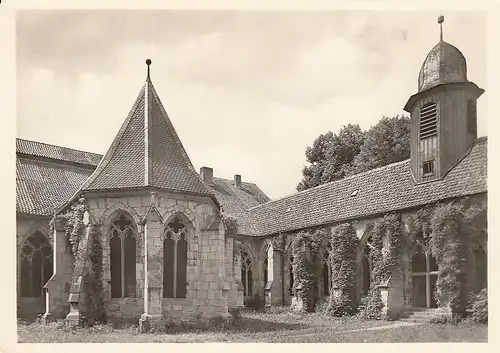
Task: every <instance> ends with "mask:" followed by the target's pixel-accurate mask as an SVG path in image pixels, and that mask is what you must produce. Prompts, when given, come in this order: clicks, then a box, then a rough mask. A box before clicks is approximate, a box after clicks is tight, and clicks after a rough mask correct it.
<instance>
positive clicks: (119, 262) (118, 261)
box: [109, 213, 136, 298]
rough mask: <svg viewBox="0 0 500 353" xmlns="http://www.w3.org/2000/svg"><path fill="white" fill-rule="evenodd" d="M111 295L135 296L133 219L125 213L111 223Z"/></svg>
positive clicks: (134, 232) (116, 296) (134, 234)
mask: <svg viewBox="0 0 500 353" xmlns="http://www.w3.org/2000/svg"><path fill="white" fill-rule="evenodd" d="M109 245H110V256H111V297H112V298H135V296H136V279H135V272H136V270H135V265H136V261H135V260H136V230H135V226H134V223H133V221H132V220H131V219H130V218H129V217H127V216H126V215H125V213H122V214H120V216H119V217H118V218H117V219H116V220H115V221H114V222H113V223H111V237H110V244H109Z"/></svg>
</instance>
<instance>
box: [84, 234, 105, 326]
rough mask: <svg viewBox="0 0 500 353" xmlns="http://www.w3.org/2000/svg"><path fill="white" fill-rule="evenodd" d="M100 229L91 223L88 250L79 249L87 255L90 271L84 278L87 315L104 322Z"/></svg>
mask: <svg viewBox="0 0 500 353" xmlns="http://www.w3.org/2000/svg"><path fill="white" fill-rule="evenodd" d="M100 229H101V227H100V225H95V224H91V225H90V230H89V239H88V243H87V247H88V251H84V250H79V252H80V251H82V256H84V257H85V262H86V263H87V264H88V271H87V272H86V273H85V276H84V278H83V285H84V292H85V293H86V296H85V300H86V308H87V317H89V318H93V319H94V320H97V321H101V322H103V321H105V310H104V300H103V297H102V295H103V283H102V243H101V238H102V237H101V232H100Z"/></svg>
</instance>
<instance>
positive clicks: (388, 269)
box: [363, 213, 403, 319]
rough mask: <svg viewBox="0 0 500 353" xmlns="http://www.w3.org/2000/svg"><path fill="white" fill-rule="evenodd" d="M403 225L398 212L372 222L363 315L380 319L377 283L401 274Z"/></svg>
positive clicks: (381, 316)
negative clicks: (368, 283)
mask: <svg viewBox="0 0 500 353" xmlns="http://www.w3.org/2000/svg"><path fill="white" fill-rule="evenodd" d="M402 234H403V226H402V222H401V216H400V215H399V214H394V213H392V214H387V215H385V216H383V217H381V218H379V219H377V220H375V221H374V222H373V228H372V233H371V245H372V246H373V248H372V249H371V251H372V253H371V258H372V271H371V274H370V289H369V291H368V298H367V302H366V307H365V309H364V313H363V315H364V316H365V317H366V318H369V319H382V318H383V315H382V313H381V309H382V308H383V303H382V299H381V298H380V291H379V285H380V284H383V283H387V282H388V281H389V280H390V279H391V277H392V276H398V275H400V274H401V271H402V268H401V252H402V249H401V245H402V242H401V236H402Z"/></svg>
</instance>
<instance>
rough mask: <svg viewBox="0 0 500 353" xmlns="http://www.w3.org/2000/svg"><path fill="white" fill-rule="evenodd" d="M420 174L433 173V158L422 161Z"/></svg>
mask: <svg viewBox="0 0 500 353" xmlns="http://www.w3.org/2000/svg"><path fill="white" fill-rule="evenodd" d="M422 174H423V175H426V174H434V160H431V161H427V162H424V163H422Z"/></svg>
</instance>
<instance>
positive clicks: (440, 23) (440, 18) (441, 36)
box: [438, 15, 444, 42]
mask: <svg viewBox="0 0 500 353" xmlns="http://www.w3.org/2000/svg"><path fill="white" fill-rule="evenodd" d="M443 22H444V16H443V15H441V16H439V17H438V23H439V26H440V27H441V28H440V30H441V35H440V37H439V39H440V40H441V42H442V41H443Z"/></svg>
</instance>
